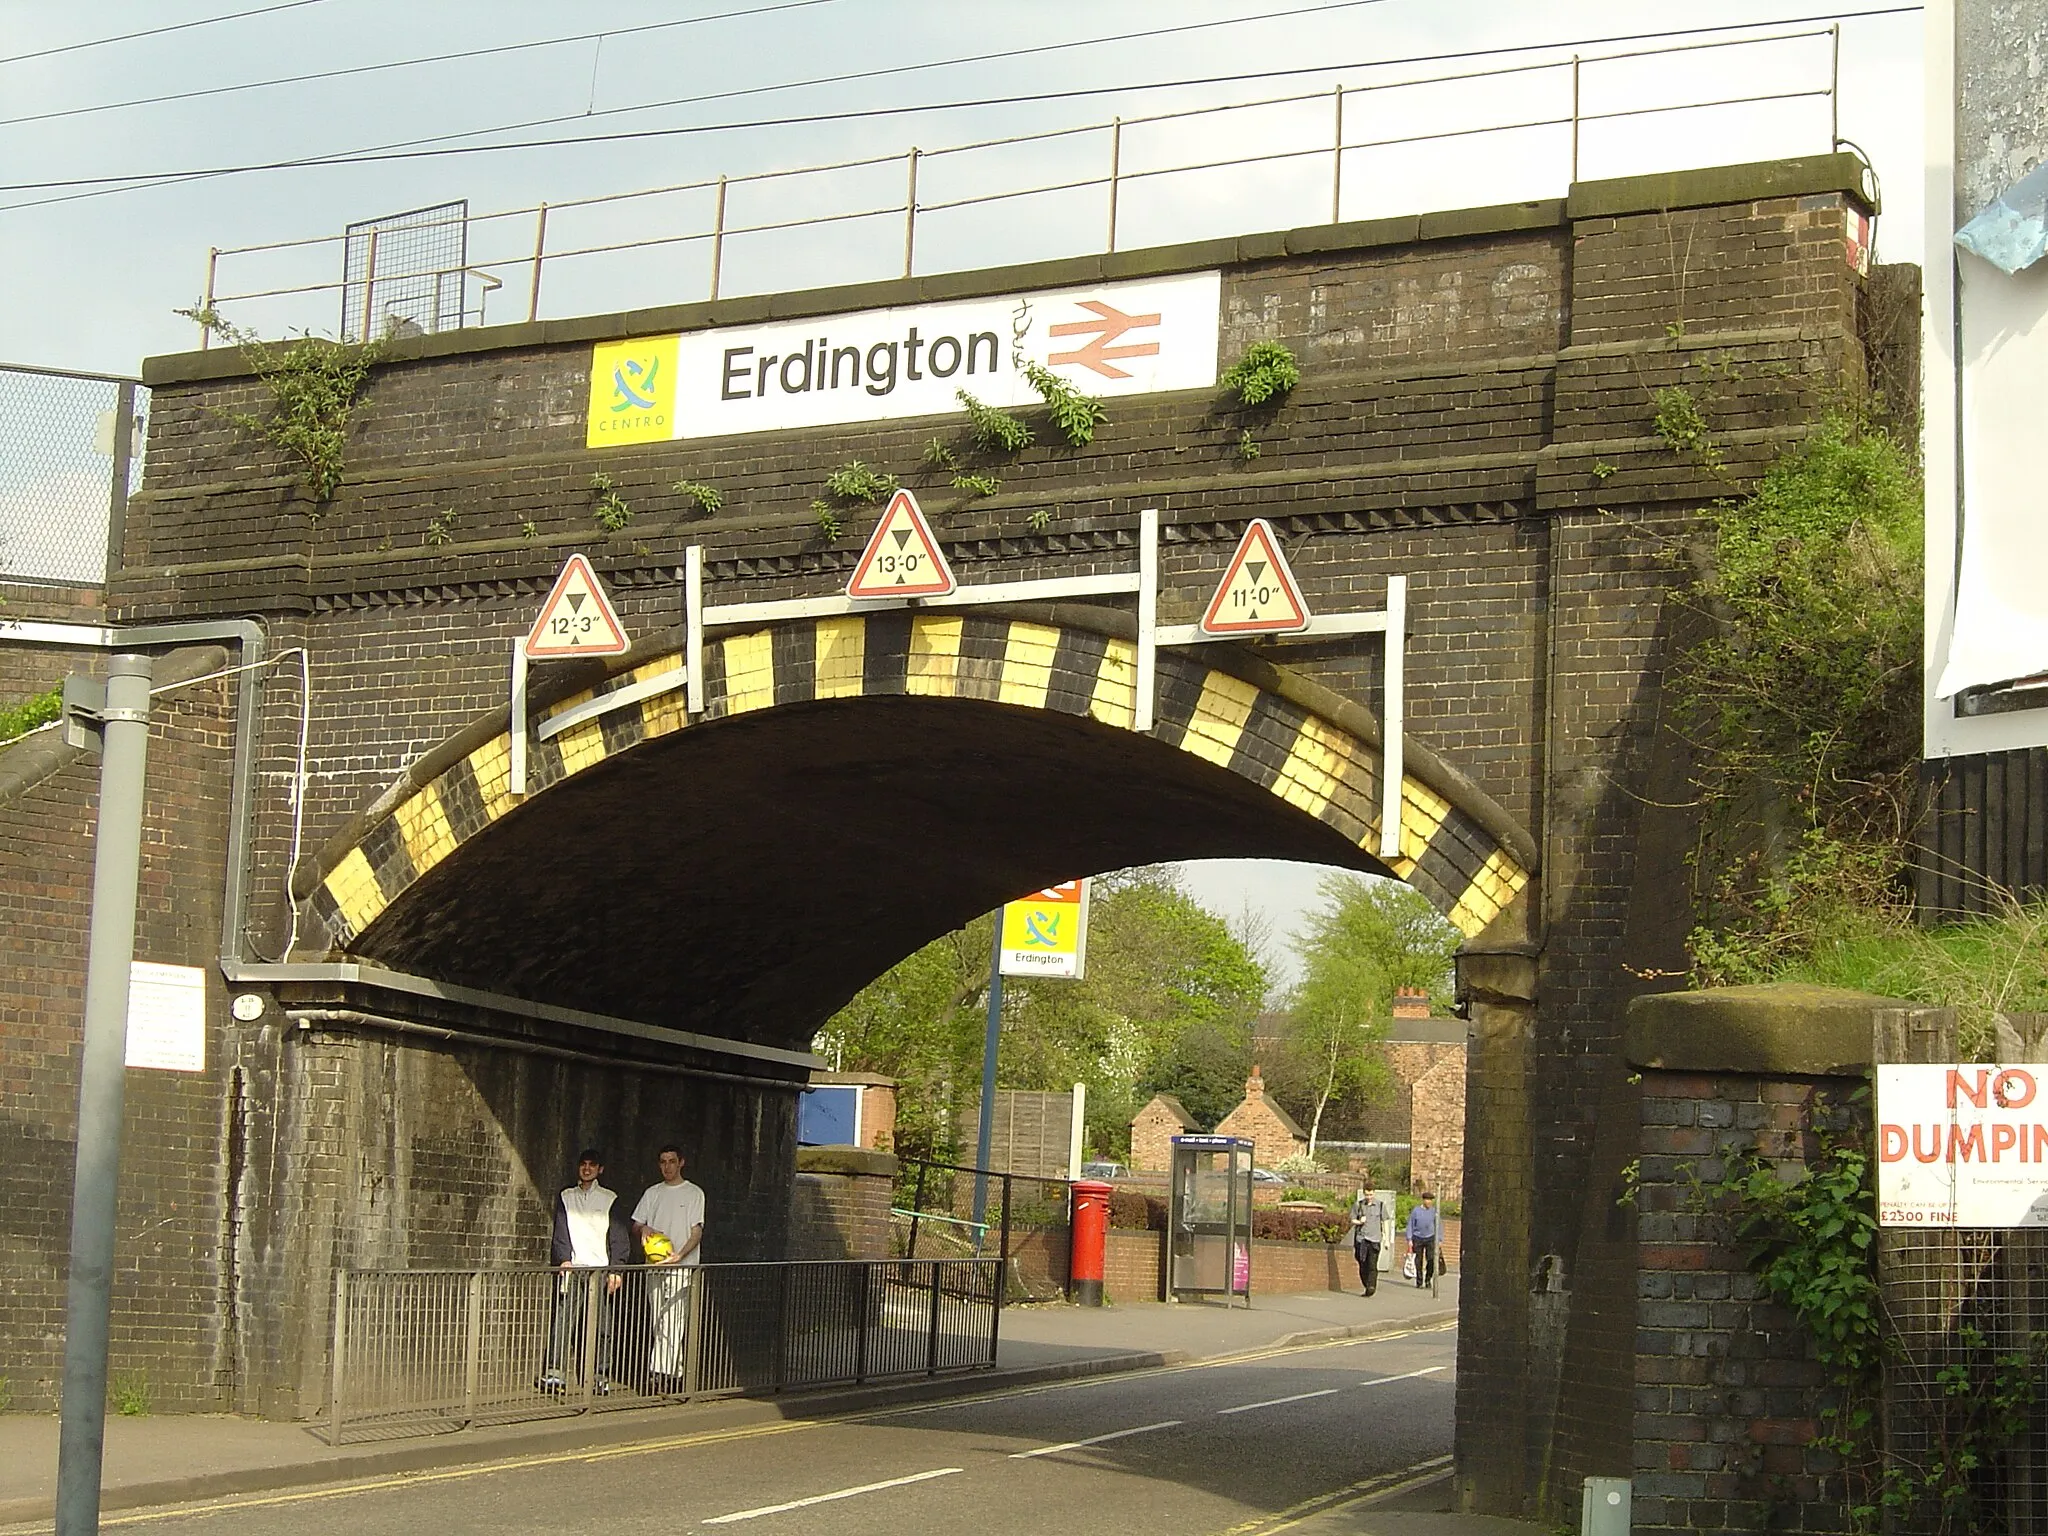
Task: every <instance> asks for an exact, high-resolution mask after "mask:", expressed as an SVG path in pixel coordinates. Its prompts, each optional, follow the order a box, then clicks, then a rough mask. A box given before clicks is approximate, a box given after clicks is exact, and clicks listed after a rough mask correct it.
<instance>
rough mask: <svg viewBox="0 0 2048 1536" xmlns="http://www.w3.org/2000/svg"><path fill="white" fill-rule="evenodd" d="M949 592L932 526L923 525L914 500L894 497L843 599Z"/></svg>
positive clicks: (947, 570)
mask: <svg viewBox="0 0 2048 1536" xmlns="http://www.w3.org/2000/svg"><path fill="white" fill-rule="evenodd" d="M952 590H953V571H952V568H951V567H950V566H948V565H947V564H946V557H945V556H944V555H942V554H940V553H939V541H938V540H937V539H936V538H934V537H933V536H932V525H931V524H930V523H928V522H926V521H925V520H924V513H923V512H922V511H920V510H919V509H918V505H917V498H916V497H915V496H913V495H911V494H910V492H908V491H898V492H897V493H896V494H895V495H894V496H892V497H891V498H890V499H889V506H888V510H887V511H885V512H883V514H882V520H881V522H879V523H877V524H876V525H875V535H874V537H873V538H871V539H869V540H868V547H867V548H866V549H864V550H862V551H861V553H860V563H859V564H857V565H855V566H854V568H853V580H851V581H849V582H848V583H847V584H846V595H847V596H848V597H939V596H942V595H943V594H945V593H947V592H950V591H952Z"/></svg>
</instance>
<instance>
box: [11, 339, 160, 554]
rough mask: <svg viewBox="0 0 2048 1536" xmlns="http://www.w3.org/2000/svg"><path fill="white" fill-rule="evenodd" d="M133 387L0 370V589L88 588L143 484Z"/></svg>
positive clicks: (139, 405) (141, 407)
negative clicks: (130, 500) (131, 499)
mask: <svg viewBox="0 0 2048 1536" xmlns="http://www.w3.org/2000/svg"><path fill="white" fill-rule="evenodd" d="M148 394H149V392H148V391H147V390H145V389H143V388H142V386H141V385H140V384H138V383H137V382H136V381H135V380H133V379H123V378H116V377H112V376H109V375H105V374H91V373H66V372H63V371H60V370H57V369H50V368H31V367H26V366H23V365H20V364H12V363H7V364H0V583H13V584H17V585H38V586H78V587H96V586H99V585H101V584H102V583H104V582H105V581H106V579H107V566H108V563H109V560H108V556H109V551H110V550H115V549H118V547H119V542H120V536H121V525H122V520H123V517H124V515H125V513H126V510H127V505H128V497H129V496H130V495H131V494H132V493H133V491H134V489H135V487H136V486H137V485H138V484H139V483H140V481H141V476H142V426H143V415H144V412H145V410H146V409H147V401H148Z"/></svg>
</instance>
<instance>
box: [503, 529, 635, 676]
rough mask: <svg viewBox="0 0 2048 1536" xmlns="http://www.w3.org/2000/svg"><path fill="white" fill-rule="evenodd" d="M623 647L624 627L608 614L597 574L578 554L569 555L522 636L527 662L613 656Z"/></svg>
mask: <svg viewBox="0 0 2048 1536" xmlns="http://www.w3.org/2000/svg"><path fill="white" fill-rule="evenodd" d="M625 648H626V627H625V625H623V624H621V623H620V622H619V616H618V614H617V613H615V612H613V611H612V605H611V600H610V599H609V598H607V597H606V596H605V595H604V588H603V587H602V586H601V585H599V583H598V579H597V572H595V571H593V570H592V569H591V568H590V562H589V561H588V560H586V559H584V558H583V557H582V556H581V555H571V556H570V557H569V563H568V564H567V565H565V566H563V567H562V574H561V575H559V576H557V577H556V578H555V585H554V587H553V589H552V590H550V591H549V593H548V600H547V601H546V602H544V603H542V604H541V605H540V617H539V618H538V619H536V620H534V623H533V628H532V629H531V630H530V631H528V633H527V636H526V657H527V660H529V661H546V660H548V659H549V658H551V657H558V656H616V655H618V654H619V653H620V652H622V651H624V650H625Z"/></svg>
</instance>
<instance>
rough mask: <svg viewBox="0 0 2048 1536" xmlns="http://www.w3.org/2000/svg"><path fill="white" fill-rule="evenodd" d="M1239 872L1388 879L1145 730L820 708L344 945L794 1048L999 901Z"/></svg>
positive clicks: (581, 799) (861, 702) (458, 861)
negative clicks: (1172, 864) (1181, 868)
mask: <svg viewBox="0 0 2048 1536" xmlns="http://www.w3.org/2000/svg"><path fill="white" fill-rule="evenodd" d="M1229 857H1258V858H1277V859H1298V860H1304V861H1309V862H1315V863H1323V864H1334V865H1340V866H1345V867H1348V868H1352V869H1358V870H1366V871H1372V872H1375V873H1385V867H1384V866H1383V865H1381V864H1379V863H1378V862H1377V861H1375V860H1374V859H1372V858H1371V857H1370V856H1369V855H1367V854H1366V853H1365V852H1364V851H1363V850H1361V849H1360V848H1359V847H1357V846H1356V845H1355V844H1353V843H1351V842H1350V841H1349V840H1347V839H1346V838H1345V837H1343V836H1342V835H1341V834H1339V833H1338V832H1336V831H1335V830H1333V829H1332V828H1331V827H1330V826H1329V825H1327V824H1326V823H1325V822H1323V821H1320V820H1318V819H1317V818H1315V817H1313V816H1310V815H1308V814H1306V813H1305V812H1302V811H1299V810H1296V809H1294V808H1293V807H1291V806H1289V805H1287V804H1286V803H1285V802H1283V801H1281V800H1279V799H1278V798H1276V797H1275V796H1274V795H1272V794H1269V793H1267V792H1266V791H1265V790H1263V789H1261V788H1260V787H1259V786H1258V785H1256V784H1254V783H1252V782H1251V781H1250V780H1248V779H1246V778H1243V777H1241V776H1240V775H1238V774H1235V773H1232V772H1230V771H1228V770H1226V769H1223V768H1219V767H1217V766H1215V765H1214V764H1211V763H1208V762H1204V761H1202V760H1200V759H1198V758H1196V757H1194V756H1192V755H1190V754H1189V753H1186V752H1183V751H1180V750H1177V749H1176V748H1174V747H1171V746H1168V745H1166V744H1164V743H1163V742H1160V741H1158V740H1156V739H1154V738H1152V737H1149V736H1144V735H1140V734H1137V733H1134V732H1131V731H1127V730H1118V729H1115V728H1114V727H1111V726H1106V725H1102V724H1099V723H1097V722H1095V721H1093V720H1088V719H1083V718H1077V717H1074V716H1070V715H1064V714H1059V713H1055V712H1051V711H1044V710H1027V709H1012V708H1006V707H1004V706H1001V705H997V704H987V703H980V702H976V701H971V700H957V699H943V700H941V699H929V698H918V697H908V696H905V697H894V698H866V699H848V700H842V701H821V702H815V703H811V704H805V705H801V706H794V707H786V708H781V709H774V710H768V711H764V712H761V713H759V714H755V715H747V716H741V717H738V718H734V719H729V720H724V721H719V722H716V723H715V724H712V725H709V726H706V727H699V728H697V729H692V730H689V731H684V732H679V733H677V734H675V735H673V736H670V737H665V738H662V739H659V740H654V741H648V742H644V743H642V744H641V745H640V746H638V747H637V748H635V749H634V750H633V751H631V752H629V753H625V754H623V755H622V756H620V757H617V758H614V759H611V760H609V761H606V762H604V763H601V764H598V765H596V766H594V767H592V768H590V769H588V770H586V771H585V772H583V773H581V774H578V775H576V776H575V777H574V778H572V779H568V780H566V781H564V782H562V783H559V784H556V785H555V786H554V787H553V788H551V789H550V790H549V791H548V792H547V793H546V794H545V795H542V796H539V797H537V798H536V800H535V801H534V802H533V803H532V804H530V805H526V806H522V807H520V808H519V809H518V810H516V811H514V812H512V813H511V814H509V815H507V816H506V817H504V819H503V820H502V821H501V822H499V823H498V824H497V825H496V826H495V827H494V828H493V829H492V833H491V835H490V836H488V837H481V838H476V839H473V840H471V841H469V842H466V843H464V844H463V846H461V847H460V848H458V849H456V850H455V851H454V852H453V853H451V854H450V855H449V856H448V857H447V858H446V859H445V860H443V861H442V862H441V863H440V864H439V865H437V866H436V867H435V868H434V869H433V870H432V871H431V872H429V873H428V874H426V875H425V876H423V877H422V878H421V879H419V880H418V881H417V882H416V883H414V884H413V885H412V886H410V887H409V888H408V889H407V890H405V891H404V892H403V893H402V894H401V895H399V896H398V898H397V899H396V900H394V901H393V902H392V904H391V906H390V907H389V908H388V909H387V910H386V911H385V912H384V914H383V916H382V917H381V918H380V919H379V920H378V921H377V922H376V923H375V924H374V925H373V926H372V927H371V929H370V930H369V931H368V932H367V933H365V934H363V935H362V937H361V938H360V939H359V940H358V942H357V943H356V944H355V945H354V946H352V948H353V949H354V951H355V953H357V954H359V955H362V956H365V957H367V958H372V959H375V960H378V961H381V962H383V963H384V964H387V965H392V966H397V967H401V968H403V969H406V970H410V971H417V972H422V973H425V974H427V975H431V976H437V977H440V978H442V979H444V980H447V981H452V982H457V983H461V984H466V985H470V986H476V987H484V988H488V989H490V990H493V991H500V992H507V993H512V994H515V995H517V996H521V997H527V998H533V999H536V1000H539V1001H544V1002H549V1003H555V1004H558V1005H563V1006H568V1007H575V1008H583V1009H588V1010H591V1011H594V1012H600V1013H609V1014H616V1015H619V1016H622V1017H626V1018H633V1019H639V1020H642V1021H644V1022H647V1023H655V1024H664V1025H668V1026H671V1027H674V1028H680V1029H691V1030H700V1031H703V1032H705V1033H708V1034H717V1035H724V1036H726V1037H728V1038H739V1039H745V1040H750V1041H753V1042H756V1043H759V1044H767V1045H775V1046H782V1047H785V1048H793V1049H803V1048H805V1047H807V1046H808V1045H809V1043H810V1040H811V1037H812V1035H813V1034H814V1033H815V1032H816V1030H817V1028H818V1026H819V1025H820V1024H821V1023H822V1022H823V1021H824V1020H825V1019H826V1018H828V1017H829V1016H830V1015H831V1014H832V1012H833V1011H834V1010H835V1009H837V1008H839V1007H840V1006H841V1005H842V1004H843V1003H845V1002H846V1001H847V999H849V998H850V997H852V996H853V995H854V993H856V992H857V991H859V989H860V988H861V987H863V986H865V985H866V984H867V983H868V982H869V981H871V980H873V979H874V978H875V977H876V976H878V975H880V974H881V973H882V972H883V971H885V970H886V969H888V968H889V967H890V966H891V965H893V964H895V963H896V962H897V961H898V960H900V959H902V958H903V957H904V956H905V955H908V954H910V953H912V952H913V951H914V950H916V949H917V948H918V947H919V946H920V945H922V944H924V943H926V942H928V941H930V940H931V939H934V938H936V937H938V936H939V935H940V934H943V933H946V932H947V931H949V930H951V929H953V928H956V927H959V926H960V925H961V924H963V923H966V922H967V921H969V920H970V919H972V918H974V917H976V916H977V915H979V914H980V913H983V912H986V911H988V910H990V909H991V908H993V907H995V906H997V905H998V904H1000V903H1001V902H1003V901H1006V900H1009V899H1011V898H1013V897H1016V896H1018V895H1021V894H1023V893H1024V892H1026V891H1030V890H1033V889H1035V888H1037V887H1039V886H1042V885H1047V884H1051V883H1053V882H1055V881H1059V880H1068V879H1073V878H1075V877H1076V876H1079V875H1085V874H1092V873H1096V872H1099V871H1102V870H1109V869H1119V868H1123V867H1126V866H1129V865H1135V864H1149V863H1158V862H1161V861H1166V860H1173V859H1195V858H1229Z"/></svg>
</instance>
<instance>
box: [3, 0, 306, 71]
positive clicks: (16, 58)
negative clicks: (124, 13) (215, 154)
mask: <svg viewBox="0 0 2048 1536" xmlns="http://www.w3.org/2000/svg"><path fill="white" fill-rule="evenodd" d="M323 3H324V0H284V3H283V4H281V5H265V6H259V7H258V8H257V9H255V10H253V11H233V12H230V13H229V14H228V15H226V16H202V17H200V18H199V19H198V20H197V21H179V22H173V23H172V24H171V25H170V26H167V27H150V28H148V29H147V30H145V31H141V32H122V33H120V34H118V35H117V36H114V37H94V38H88V39H86V41H84V42H82V43H65V44H64V45H63V46H61V47H58V48H39V49H37V50H36V51H35V52H34V53H13V54H9V55H7V56H6V57H5V58H0V64H22V63H26V62H27V61H28V60H30V59H52V58H55V57H56V56H57V55H58V54H60V53H78V52H80V51H81V50H83V49H86V48H104V47H106V46H107V45H108V44H109V43H132V42H134V41H135V40H136V39H137V38H141V37H162V36H163V35H164V34H165V33H166V32H189V31H191V30H192V29H193V28H194V27H211V26H214V25H216V24H217V23H220V22H223V21H247V20H248V19H249V18H250V17H251V16H268V15H270V14H271V13H272V12H273V11H295V10H297V9H298V8H299V7H300V6H302V5H320V4H323Z"/></svg>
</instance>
